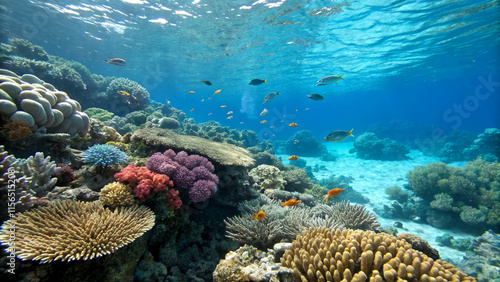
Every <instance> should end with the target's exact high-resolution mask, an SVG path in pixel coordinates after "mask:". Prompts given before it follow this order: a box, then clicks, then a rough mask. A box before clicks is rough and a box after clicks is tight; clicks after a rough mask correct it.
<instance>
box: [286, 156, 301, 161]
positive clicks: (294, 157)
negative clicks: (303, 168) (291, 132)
mask: <svg viewBox="0 0 500 282" xmlns="http://www.w3.org/2000/svg"><path fill="white" fill-rule="evenodd" d="M298 159H299V157H298V156H296V155H293V156H291V157H289V158H288V160H290V161H296V160H298Z"/></svg>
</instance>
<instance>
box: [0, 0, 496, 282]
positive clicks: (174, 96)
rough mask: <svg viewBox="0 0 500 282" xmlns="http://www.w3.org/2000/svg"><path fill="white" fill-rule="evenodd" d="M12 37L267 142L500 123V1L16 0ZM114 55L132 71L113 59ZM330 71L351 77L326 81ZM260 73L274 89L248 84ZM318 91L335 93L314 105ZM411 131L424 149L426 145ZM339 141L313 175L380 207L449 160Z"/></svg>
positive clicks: (7, 34) (8, 29)
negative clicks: (305, 133)
mask: <svg viewBox="0 0 500 282" xmlns="http://www.w3.org/2000/svg"><path fill="white" fill-rule="evenodd" d="M11 38H20V39H24V40H27V41H29V42H31V43H33V44H35V45H38V46H41V47H42V48H43V49H44V50H45V51H46V52H47V53H48V54H50V55H54V56H58V57H61V58H64V59H67V60H72V61H76V62H80V63H81V64H83V65H84V66H85V67H87V68H88V69H89V70H90V72H91V73H94V74H99V75H103V76H114V77H125V78H128V79H131V80H134V81H136V82H138V83H139V84H141V85H142V86H143V87H145V88H146V89H147V90H148V91H149V93H150V94H151V99H152V100H154V101H156V102H159V103H163V104H169V105H171V106H173V107H175V108H178V109H180V110H182V111H183V112H185V113H186V116H187V117H188V118H193V119H194V121H195V122H196V123H201V122H205V121H212V120H213V121H217V122H219V123H220V124H221V125H222V126H227V127H229V128H235V129H239V130H243V129H249V130H253V131H255V132H256V133H257V135H258V136H259V140H260V141H263V140H271V141H278V142H279V141H282V140H286V139H288V138H290V137H291V136H292V135H293V134H294V133H296V132H297V131H299V130H309V131H311V132H312V133H313V134H314V136H315V137H316V139H318V140H319V141H321V140H322V139H323V138H324V137H326V136H327V135H328V134H329V133H330V132H332V131H336V130H345V131H348V130H350V129H354V130H353V134H354V135H355V136H359V135H361V134H362V133H363V132H366V131H370V130H372V129H373V128H374V127H375V126H384V125H385V126H386V127H387V126H388V125H390V126H395V127H396V128H393V129H394V131H395V132H398V130H399V129H400V128H398V126H404V124H422V125H425V126H428V127H429V128H433V129H434V131H433V133H431V135H429V136H427V137H428V139H429V140H431V141H433V142H434V143H435V142H437V141H438V140H436V139H441V138H442V137H443V136H447V135H448V134H450V133H452V132H453V131H456V130H464V131H467V132H470V133H472V134H474V135H477V134H480V133H482V132H484V130H485V129H487V128H500V94H499V93H500V2H499V1H498V0H477V1H472V0H438V1H408V0H391V1H381V0H369V1H348V0H345V1H337V0H328V1H320V0H304V1H300V0H296V1H287V0H276V1H273V0H254V1H243V0H234V1H229V0H207V1H204V0H192V1H172V0H168V1H161V0H121V1H118V0H116V1H115V0H107V1H104V0H89V1H73V0H65V1H62V0H55V1H39V0H30V1H28V0H4V1H1V2H0V43H7V42H8V41H9V39H11ZM109 58H122V59H124V60H125V61H126V62H127V65H126V66H115V65H111V64H107V63H106V62H104V60H106V59H109ZM329 75H336V76H340V75H342V77H343V80H340V81H339V83H338V84H335V83H334V84H331V85H325V86H317V85H316V82H317V81H318V80H319V79H321V78H322V77H325V76H329ZM256 78H257V79H266V81H267V83H263V84H261V85H249V82H250V81H251V80H252V79H256ZM201 80H207V81H210V82H211V83H212V85H206V84H204V83H202V82H201ZM216 90H220V92H219V93H216ZM190 91H194V93H192V94H189V93H188V92H190ZM278 91H279V94H280V95H277V96H276V97H275V98H274V99H273V101H272V102H270V103H268V104H263V101H264V97H265V96H266V95H267V94H269V93H272V92H278ZM313 93H316V94H320V95H322V96H323V97H324V100H322V101H313V100H311V99H309V98H308V97H307V95H311V94H313ZM264 109H266V110H267V111H268V113H267V114H266V115H264V116H261V115H260V113H261V112H262V111H263V110H264ZM84 110H85V109H84ZM229 112H232V113H229ZM229 117H231V118H229ZM290 123H297V127H291V126H288V125H289V124H290ZM390 131H391V130H389V131H388V132H390ZM386 132H387V131H386ZM403 132H404V131H403ZM404 134H409V136H412V135H411V132H410V133H408V132H406V133H404ZM348 138H349V139H350V140H348V142H349V141H353V140H354V139H351V138H352V137H348ZM411 138H413V137H410V139H411ZM415 138H416V137H415ZM402 139H405V140H406V141H407V142H408V143H409V144H410V145H414V146H413V147H414V148H413V149H419V144H420V142H421V141H422V140H421V139H414V140H409V141H408V140H407V139H408V138H402ZM321 142H322V141H321ZM336 145H337V143H333V144H330V143H329V144H328V150H329V151H330V152H332V153H333V154H335V153H336V152H337V153H339V154H337V157H338V158H340V160H339V161H337V162H322V161H321V160H319V159H318V158H304V160H307V162H308V164H309V165H311V164H316V163H318V164H323V165H325V166H326V167H327V168H328V170H327V171H326V172H325V171H320V172H315V173H314V177H315V178H316V179H318V180H321V179H324V178H328V173H329V172H331V171H335V174H336V175H340V174H343V175H346V176H353V177H354V178H355V179H356V180H355V182H354V183H353V185H352V186H353V188H354V189H355V190H356V191H357V192H360V193H362V194H366V195H370V194H371V196H372V202H371V203H369V204H367V208H368V210H370V211H373V212H375V213H376V210H377V209H381V208H383V204H384V203H385V202H389V201H390V200H389V199H388V197H387V196H386V195H385V194H384V193H383V190H384V189H385V188H387V187H389V186H393V185H400V186H404V184H405V183H407V179H405V175H406V172H407V171H409V170H411V169H412V168H414V167H415V166H418V165H425V164H427V163H430V162H434V161H438V160H439V159H438V158H437V157H435V156H428V155H426V154H424V153H422V152H420V151H416V150H412V152H411V155H412V159H411V160H408V161H402V162H392V163H391V162H383V161H373V162H372V161H364V160H360V159H357V158H356V157H355V156H354V155H353V154H350V153H349V152H348V151H349V149H350V148H351V147H352V145H351V143H342V144H341V145H339V146H337V147H336ZM420 148H422V147H420ZM277 156H278V157H280V158H281V159H283V160H284V159H286V158H287V155H286V154H283V152H277ZM285 162H286V164H288V161H285ZM455 165H457V166H462V165H463V163H460V164H455ZM363 167H365V168H367V169H366V171H364V172H363V171H361V169H360V168H363ZM374 190H376V191H377V192H376V193H375V192H373V191H374ZM381 221H382V223H383V224H384V225H391V224H392V223H393V221H392V220H386V219H381ZM404 224H405V226H406V228H407V229H406V231H408V232H412V233H414V234H416V235H419V236H421V237H423V238H424V239H426V240H428V241H429V243H430V244H431V245H432V246H433V247H437V248H438V249H439V250H440V252H441V253H442V256H443V257H444V258H446V259H450V260H452V261H454V262H458V261H459V260H460V258H461V257H463V256H464V255H465V252H462V251H456V250H452V249H449V248H446V247H442V246H438V244H437V242H436V241H435V237H436V236H441V235H443V234H444V233H445V232H448V233H451V234H455V235H457V236H461V237H463V238H466V237H467V238H473V236H472V235H471V234H463V233H462V231H457V230H454V229H446V230H442V232H441V231H437V230H436V229H435V228H430V227H428V225H426V224H418V223H415V222H412V221H410V220H408V221H407V222H404ZM426 226H427V227H426ZM170 271H172V270H170ZM136 280H137V277H136ZM159 280H160V281H163V280H161V279H159ZM165 281H166V280H165ZM186 281H188V280H186ZM189 281H194V280H189Z"/></svg>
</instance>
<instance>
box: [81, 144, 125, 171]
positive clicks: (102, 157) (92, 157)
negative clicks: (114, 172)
mask: <svg viewBox="0 0 500 282" xmlns="http://www.w3.org/2000/svg"><path fill="white" fill-rule="evenodd" d="M128 159H129V157H128V156H127V154H125V153H124V152H122V151H120V149H118V148H117V147H115V146H111V145H94V146H92V147H90V148H89V149H88V150H86V151H85V152H83V153H82V161H84V162H86V163H89V164H90V165H94V166H100V167H102V166H110V165H117V164H122V163H124V162H126V161H128Z"/></svg>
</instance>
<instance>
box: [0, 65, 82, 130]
mask: <svg viewBox="0 0 500 282" xmlns="http://www.w3.org/2000/svg"><path fill="white" fill-rule="evenodd" d="M81 110H82V108H81V106H80V103H78V102H77V101H75V100H73V99H71V98H69V96H68V94H66V93H65V92H62V91H58V90H57V89H55V88H54V86H52V85H51V84H49V83H46V82H44V81H42V80H41V79H39V78H38V77H36V76H34V75H32V74H25V75H23V76H21V77H19V76H18V75H16V74H15V73H12V72H9V71H8V70H4V69H0V114H3V115H5V116H7V117H8V118H9V120H11V121H19V122H25V123H26V124H27V125H28V126H29V127H34V126H35V125H36V126H38V127H42V126H43V127H45V128H47V131H48V132H50V133H69V134H71V135H73V134H76V133H78V135H80V136H81V137H83V136H85V135H87V132H88V131H89V127H90V119H89V117H88V116H87V114H85V113H83V112H81Z"/></svg>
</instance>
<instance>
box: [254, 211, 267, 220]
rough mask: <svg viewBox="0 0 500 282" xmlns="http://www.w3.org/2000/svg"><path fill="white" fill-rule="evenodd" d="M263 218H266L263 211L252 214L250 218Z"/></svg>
mask: <svg viewBox="0 0 500 282" xmlns="http://www.w3.org/2000/svg"><path fill="white" fill-rule="evenodd" d="M264 218H266V213H265V212H263V211H259V212H258V213H256V214H254V215H253V216H252V219H257V220H258V221H261V220H263V219H264Z"/></svg>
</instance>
